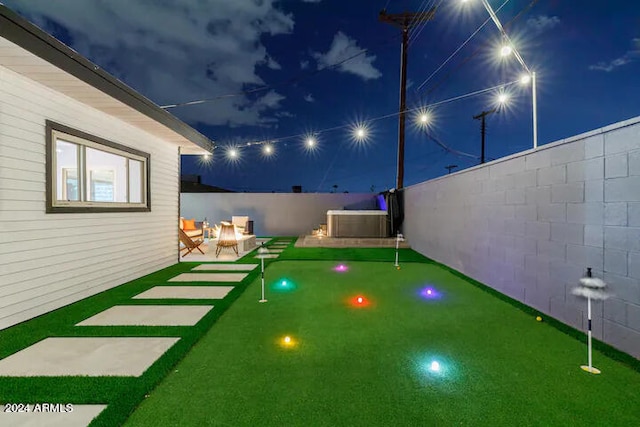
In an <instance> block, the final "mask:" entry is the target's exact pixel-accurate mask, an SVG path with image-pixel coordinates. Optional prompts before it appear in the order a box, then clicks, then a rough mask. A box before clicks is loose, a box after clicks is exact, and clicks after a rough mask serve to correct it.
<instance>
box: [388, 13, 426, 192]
mask: <svg viewBox="0 0 640 427" xmlns="http://www.w3.org/2000/svg"><path fill="white" fill-rule="evenodd" d="M435 13H436V8H435V7H433V8H431V9H430V10H428V11H425V12H418V13H411V12H404V13H395V14H388V13H387V11H386V10H382V11H381V12H380V15H379V16H378V19H379V21H380V22H385V23H387V24H391V25H394V26H396V27H400V28H401V29H402V51H401V61H400V115H399V120H400V123H399V126H398V175H397V180H396V188H397V189H401V188H402V187H403V186H404V123H405V114H406V110H407V49H408V48H409V30H410V29H411V28H412V27H414V26H416V25H419V24H421V23H423V22H427V21H430V20H432V19H433V17H434V15H435Z"/></svg>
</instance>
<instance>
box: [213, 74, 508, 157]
mask: <svg viewBox="0 0 640 427" xmlns="http://www.w3.org/2000/svg"><path fill="white" fill-rule="evenodd" d="M519 82H520V80H514V81H511V82H507V83H502V84H499V85H496V86H492V87H489V88H485V89H480V90H476V91H473V92H468V93H465V94H463V95H458V96H454V97H451V98H447V99H444V100H442V101H437V102H434V103H431V104H429V105H427V106H421V107H415V108H409V109H407V110H406V112H407V113H414V114H416V113H417V118H416V121H417V122H418V123H420V121H421V117H422V114H423V113H425V114H426V115H427V118H428V120H427V121H428V123H427V125H428V126H431V125H433V122H434V112H433V110H434V108H435V107H438V106H440V105H444V104H448V103H450V102H454V101H459V100H461V99H465V98H470V97H473V96H477V95H481V94H484V93H487V92H493V91H495V90H504V89H506V88H508V87H510V86H512V85H514V84H517V83H519ZM398 114H400V113H399V112H394V113H389V114H385V115H382V116H378V117H374V118H372V119H368V121H367V123H372V122H375V121H378V120H383V119H388V118H391V117H397V116H398ZM346 128H349V129H350V133H351V138H352V140H353V141H354V142H356V143H363V142H366V140H368V139H369V138H370V137H371V127H370V126H369V125H368V124H366V123H365V122H364V121H360V122H356V123H351V124H345V125H339V126H333V127H329V128H325V129H322V130H318V131H315V132H313V133H309V132H307V133H304V134H296V135H289V136H283V137H280V138H275V139H270V140H265V141H253V142H247V143H245V144H239V145H235V146H233V147H228V148H227V149H226V158H227V160H232V161H238V160H239V159H240V154H241V153H240V148H241V147H251V146H254V145H260V146H264V145H272V144H275V143H278V142H282V141H287V140H291V139H296V138H302V141H303V142H304V148H305V150H306V151H315V150H316V149H317V148H318V147H319V143H318V136H319V135H321V134H323V133H328V132H333V131H337V130H341V129H346ZM213 148H214V149H216V148H218V146H214V147H213Z"/></svg>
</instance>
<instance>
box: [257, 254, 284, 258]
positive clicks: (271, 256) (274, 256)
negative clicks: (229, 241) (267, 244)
mask: <svg viewBox="0 0 640 427" xmlns="http://www.w3.org/2000/svg"><path fill="white" fill-rule="evenodd" d="M279 256H280V255H279V254H264V255H262V256H261V257H260V258H264V259H269V258H278V257H279ZM254 258H258V256H257V255H256V256H254ZM260 258H258V259H260Z"/></svg>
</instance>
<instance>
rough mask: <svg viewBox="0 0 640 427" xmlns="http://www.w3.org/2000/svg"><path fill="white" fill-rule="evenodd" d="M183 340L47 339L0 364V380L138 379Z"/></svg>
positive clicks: (137, 338)
mask: <svg viewBox="0 0 640 427" xmlns="http://www.w3.org/2000/svg"><path fill="white" fill-rule="evenodd" d="M179 339H180V338H161V337H153V338H151V337H148V338H147V337H112V338H105V337H99V338H96V337H87V338H85V337H82V338H79V337H60V338H45V339H44V340H42V341H40V342H37V343H35V344H34V345H32V346H30V347H27V348H25V349H23V350H20V351H19V352H17V353H14V354H12V355H11V356H9V357H5V358H4V359H2V360H0V376H7V377H38V376H44V377H59V376H77V375H86V376H89V377H102V376H132V377H139V376H140V375H142V374H143V373H144V371H146V370H147V368H149V366H151V365H152V364H153V363H154V362H155V361H156V360H157V359H158V358H159V357H160V356H162V354H163V353H164V352H165V351H167V350H168V349H169V348H171V346H172V345H174V344H175V343H176V342H177V341H178V340H179Z"/></svg>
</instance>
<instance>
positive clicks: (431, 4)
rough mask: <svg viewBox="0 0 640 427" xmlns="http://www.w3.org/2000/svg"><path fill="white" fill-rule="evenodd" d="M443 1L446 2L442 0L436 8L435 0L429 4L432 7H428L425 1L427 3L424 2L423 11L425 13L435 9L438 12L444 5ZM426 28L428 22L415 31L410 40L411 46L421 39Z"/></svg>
mask: <svg viewBox="0 0 640 427" xmlns="http://www.w3.org/2000/svg"><path fill="white" fill-rule="evenodd" d="M443 1H444V0H440V1H439V2H438V4H436V5H435V6H434V4H435V0H432V1H430V2H429V3H430V5H427V4H426V0H425V1H423V2H422V4H423V5H424V9H423V11H424V10H427V9H429V8H430V7H431V8H433V9H435V10H438V8H439V7H440V5H441V4H442V2H443ZM426 26H427V23H426V22H423V23H422V24H421V25H420V26H419V27H418V29H417V30H416V31H414V32H413V33H412V34H411V38H410V39H409V45H411V44H413V43H414V42H415V41H416V40H417V39H418V37H420V34H422V31H423V30H424V29H425V27H426Z"/></svg>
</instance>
